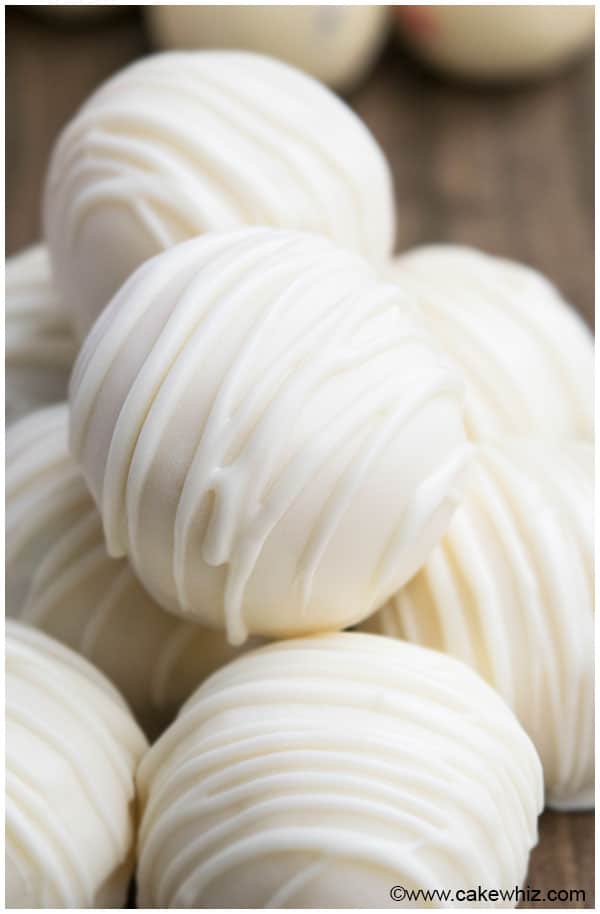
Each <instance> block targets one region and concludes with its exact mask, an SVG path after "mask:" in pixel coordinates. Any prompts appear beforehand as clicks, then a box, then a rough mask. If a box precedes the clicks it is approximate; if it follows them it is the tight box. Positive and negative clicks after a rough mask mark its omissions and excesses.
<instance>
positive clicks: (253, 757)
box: [137, 632, 543, 910]
mask: <svg viewBox="0 0 600 914" xmlns="http://www.w3.org/2000/svg"><path fill="white" fill-rule="evenodd" d="M138 789H139V793H140V804H141V811H142V821H141V827H140V835H139V846H138V853H139V866H138V872H137V884H138V904H139V905H140V906H141V907H170V908H198V907H206V908H220V907H222V908H238V907H247V908H256V909H261V908H316V909H320V910H323V909H326V908H336V907H338V908H389V907H394V908H395V907H397V906H398V901H396V900H392V899H391V898H390V890H391V889H392V887H393V886H398V885H400V886H404V887H405V888H407V889H409V890H410V889H419V888H421V889H425V890H427V889H433V888H440V887H443V888H445V889H448V890H455V889H456V888H459V887H462V888H464V887H471V886H476V885H478V884H479V885H482V886H488V887H492V886H493V887H495V888H497V889H499V888H506V889H514V886H515V885H520V884H521V882H522V880H523V878H524V877H525V874H526V871H527V862H528V857H529V852H530V850H531V848H532V847H533V845H534V844H535V843H536V840H537V826H536V820H537V816H538V814H539V812H540V810H541V807H542V805H543V789H542V774H541V766H540V763H539V759H538V757H537V754H536V752H535V749H534V748H533V745H532V744H531V741H530V740H529V739H528V737H527V736H526V734H525V733H524V731H523V730H522V729H521V727H520V726H519V724H518V723H517V721H516V719H515V717H514V716H513V714H512V712H511V711H510V710H509V708H508V707H507V706H506V705H505V704H504V702H503V701H501V699H500V698H499V697H498V696H497V695H496V694H495V693H494V692H493V690H492V689H490V688H489V687H488V686H487V685H486V684H485V683H484V682H483V680H481V679H480V678H479V677H478V676H476V675H475V674H474V673H473V672H472V671H471V670H469V668H468V667H466V666H464V665H463V664H460V663H458V662H457V661H455V660H453V659H452V658H450V657H446V656H444V655H443V654H438V653H436V652H434V651H427V650H425V649H423V648H419V647H416V646H415V645H410V644H402V643H400V642H395V641H393V640H392V639H387V638H379V637H377V636H373V635H364V634H359V633H348V632H344V633H338V634H333V635H325V636H317V637H312V638H306V639H298V640H291V641H287V642H281V643H278V644H274V645H270V646H268V647H266V648H262V649H259V650H258V651H253V652H252V653H250V654H246V655H245V656H244V657H242V658H240V659H238V660H236V661H234V662H233V663H231V664H229V665H228V666H226V667H224V668H223V669H222V670H220V671H219V672H218V673H216V674H215V675H214V676H212V677H211V678H210V679H209V680H208V681H207V682H206V683H205V684H204V685H203V686H201V687H200V688H199V689H198V690H197V691H196V692H195V693H194V695H193V696H192V697H191V698H190V699H189V701H188V702H187V703H186V705H185V706H184V708H183V709H182V711H181V712H180V714H179V716H178V718H177V720H176V721H175V723H174V724H173V725H172V726H171V727H170V728H169V730H168V731H167V732H166V733H165V734H164V735H163V736H162V737H161V739H160V740H159V741H158V743H156V744H155V745H154V746H153V747H152V749H151V750H150V752H149V753H148V754H147V755H146V757H145V758H144V760H143V762H142V764H141V766H140V769H139V772H138ZM401 906H402V905H401ZM501 906H506V903H505V902H504V903H501Z"/></svg>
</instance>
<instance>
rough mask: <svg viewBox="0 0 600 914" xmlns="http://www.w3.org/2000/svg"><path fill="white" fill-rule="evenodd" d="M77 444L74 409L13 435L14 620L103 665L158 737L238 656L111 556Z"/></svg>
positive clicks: (31, 419)
mask: <svg viewBox="0 0 600 914" xmlns="http://www.w3.org/2000/svg"><path fill="white" fill-rule="evenodd" d="M67 441H68V410H67V406H66V404H61V405H58V406H54V407H48V408H47V409H45V410H40V411H39V412H36V413H33V414H32V415H30V416H27V417H26V418H25V419H22V420H21V421H20V422H18V423H16V424H15V425H14V426H13V427H12V428H11V429H9V431H8V434H7V440H6V463H7V465H6V612H7V615H9V616H11V617H13V618H18V619H20V620H22V621H24V622H28V623H30V624H32V625H35V626H36V627H38V628H41V629H43V630H44V631H46V632H47V633H48V634H50V635H53V636H54V637H55V638H58V639H59V640H60V641H62V642H63V643H65V644H68V645H69V647H72V648H73V649H74V650H76V651H79V652H80V653H81V654H84V655H85V656H86V657H87V658H88V659H89V660H91V661H92V662H93V663H94V664H96V666H97V667H98V668H99V669H101V670H102V672H103V673H105V674H106V675H107V676H108V677H109V678H110V679H111V680H112V681H113V682H114V683H115V685H116V686H117V687H118V688H119V689H120V691H121V692H122V694H123V695H124V697H125V698H126V700H127V701H128V702H129V704H130V706H131V708H132V709H133V711H134V713H135V715H136V717H137V719H138V720H139V722H140V723H141V724H142V726H143V727H144V729H145V731H146V732H147V733H148V735H149V736H151V737H154V736H156V735H157V734H158V733H160V732H161V731H162V730H163V729H164V727H165V726H166V725H167V724H168V723H170V721H171V720H172V719H173V717H174V716H175V714H176V713H177V711H178V710H179V708H180V706H181V705H182V704H183V702H184V701H185V699H186V698H187V697H188V696H189V695H190V694H191V693H192V692H193V690H194V689H195V688H196V686H197V685H199V684H200V682H202V680H203V679H204V678H205V677H206V676H207V675H208V674H209V673H212V672H213V670H215V669H217V668H218V667H220V666H222V665H223V664H224V663H226V662H227V661H228V660H231V659H232V658H233V657H234V656H235V654H236V651H235V650H234V649H233V648H232V647H231V646H230V645H229V644H228V643H227V641H226V639H225V637H224V635H223V632H220V631H210V630H209V629H207V628H204V627H202V626H200V625H197V624H195V623H191V622H185V621H183V620H181V619H178V618H177V617H176V616H173V615H172V614H171V613H166V612H165V611H164V610H163V609H161V608H160V607H159V606H158V605H157V604H156V603H155V602H154V600H153V599H152V597H150V596H149V595H148V594H147V593H146V591H145V590H144V589H143V587H142V586H141V584H140V583H139V582H138V580H137V578H136V577H135V575H134V574H133V572H132V570H131V568H130V566H129V563H128V562H127V561H124V560H122V559H121V560H116V559H111V558H110V557H109V556H108V554H107V552H106V547H105V545H104V537H103V532H102V523H101V520H100V517H99V515H98V511H97V510H96V506H95V505H94V502H93V500H92V498H91V496H90V494H89V492H88V490H87V488H86V486H85V482H84V480H83V477H82V476H81V473H80V471H79V469H78V467H77V466H76V464H75V462H74V460H73V458H72V457H71V455H70V454H69V450H68V444H67Z"/></svg>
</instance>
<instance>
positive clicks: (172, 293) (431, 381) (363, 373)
mask: <svg viewBox="0 0 600 914" xmlns="http://www.w3.org/2000/svg"><path fill="white" fill-rule="evenodd" d="M71 410H72V411H71V445H72V449H73V453H74V454H75V455H76V457H77V459H78V461H79V463H80V464H81V465H82V467H83V468H84V472H85V475H86V478H87V481H88V484H89V486H90V489H91V491H92V492H93V495H94V497H95V500H96V503H97V505H98V506H99V508H100V512H101V514H102V518H103V523H104V530H105V536H106V540H107V544H108V550H109V552H110V554H111V555H113V556H122V555H125V554H127V555H128V556H129V558H130V560H131V562H132V563H133V565H134V567H135V569H136V571H137V574H138V576H139V578H140V580H141V581H142V583H143V584H144V585H145V586H146V588H147V589H148V590H149V591H150V592H151V593H152V594H153V595H154V596H155V598H156V599H157V600H158V602H159V603H161V604H162V605H164V606H165V607H167V608H169V609H172V610H173V611H175V612H179V613H183V614H185V615H188V616H192V617H194V618H197V619H199V620H200V621H203V622H205V623H206V624H208V625H210V626H215V627H216V626H220V627H225V628H226V630H227V633H228V636H229V638H230V640H231V642H232V643H241V642H242V641H243V640H244V639H245V638H246V636H247V634H248V633H251V634H260V635H266V636H273V637H276V636H290V635H293V634H305V633H312V632H314V631H324V630H327V631H331V630H332V629H336V628H344V627H346V626H347V625H351V624H354V623H356V622H359V621H360V620H361V619H363V618H365V617H366V616H367V615H369V613H371V612H372V611H373V610H375V609H376V608H377V607H378V606H380V605H381V604H382V603H383V602H384V601H385V600H386V599H387V597H389V596H391V594H392V593H393V592H394V591H395V590H396V589H398V587H399V586H401V585H402V584H403V583H404V582H405V581H406V580H408V578H410V577H411V575H412V574H414V572H415V571H416V570H417V569H418V568H419V566H420V565H421V564H422V563H423V562H424V561H425V558H426V557H427V554H428V552H429V550H430V549H431V548H432V546H433V545H434V543H435V542H437V541H438V540H439V539H440V537H441V536H442V534H443V533H444V532H445V529H446V527H447V524H448V522H449V520H450V516H451V514H452V512H453V510H454V507H455V505H456V503H457V501H458V500H459V498H460V493H461V490H462V484H463V480H464V477H465V475H466V473H467V465H468V462H469V457H470V447H469V445H468V444H467V443H466V441H465V435H464V429H463V424H462V413H461V385H460V378H459V377H458V376H457V375H456V373H455V372H454V371H453V369H452V368H451V367H449V366H448V365H446V363H445V361H444V359H443V356H442V355H440V353H439V351H438V349H437V348H436V347H435V345H434V344H433V343H432V341H431V340H430V338H429V335H428V334H427V332H426V331H425V330H424V328H423V326H422V322H421V318H420V315H419V313H418V311H417V309H415V308H414V307H413V304H412V302H411V301H410V300H409V299H406V298H405V297H404V295H403V294H402V291H401V290H400V289H399V288H398V286H397V285H395V284H386V283H381V282H378V281H377V280H376V278H375V276H374V273H373V270H372V269H371V267H370V266H369V265H368V264H367V262H366V261H364V260H363V259H362V258H360V257H358V256H357V255H355V254H352V253H350V252H348V251H345V250H344V249H342V248H338V247H336V246H335V245H333V244H332V243H331V242H330V241H328V240H326V239H324V238H320V237H317V236H313V235H308V234H302V233H297V232H285V231H281V230H274V229H259V228H253V229H241V230H238V231H235V232H229V233H216V234H213V235H210V236H205V237H203V238H199V239H195V240H193V241H189V242H186V243H184V244H181V245H179V246H177V247H175V248H173V249H171V250H169V251H166V252H164V253H163V254H161V255H159V256H157V257H156V258H154V259H153V260H151V261H150V262H149V263H147V264H144V265H143V266H142V267H141V268H140V269H139V270H138V271H137V272H136V273H135V274H134V275H133V276H132V277H131V278H130V280H129V281H128V282H127V283H126V284H125V285H124V286H123V288H122V289H121V290H120V292H119V293H118V295H117V296H116V297H115V298H114V299H113V301H112V302H111V304H110V306H109V307H108V308H107V309H106V310H105V311H104V313H103V314H102V316H101V318H100V319H99V320H98V322H97V323H96V325H95V327H94V329H93V330H92V332H91V333H90V335H89V336H88V337H87V339H86V341H85V344H84V346H83V348H82V350H81V353H80V356H79V359H78V361H77V363H76V366H75V369H74V372H73V380H72V385H71Z"/></svg>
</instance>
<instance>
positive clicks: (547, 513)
mask: <svg viewBox="0 0 600 914" xmlns="http://www.w3.org/2000/svg"><path fill="white" fill-rule="evenodd" d="M593 499H594V483H593V447H592V445H591V444H587V443H575V442H565V443H562V444H555V445H549V444H547V443H540V442H533V441H531V442H525V441H521V442H517V441H515V442H510V443H509V442H504V443H503V444H502V445H501V446H500V445H494V446H492V445H486V446H485V447H480V448H479V449H478V451H477V459H476V465H475V469H474V472H473V475H472V479H471V484H470V486H469V489H468V490H467V494H466V497H465V500H464V502H463V504H462V505H461V507H460V508H459V509H458V511H457V512H456V514H455V516H454V518H453V520H452V523H451V525H450V528H449V531H448V533H447V534H446V536H445V537H444V539H443V540H442V543H441V544H440V545H439V546H438V547H437V548H436V549H434V550H433V552H432V553H431V555H430V556H429V558H428V560H427V562H426V564H425V566H424V567H423V569H422V570H421V571H420V572H419V573H418V574H417V575H416V576H415V577H414V578H413V579H412V580H411V581H410V582H409V584H408V585H407V586H406V587H405V588H404V589H403V590H401V591H400V593H399V594H398V595H397V596H396V597H394V599H393V600H391V601H389V603H388V604H387V605H386V607H385V608H384V609H382V610H381V611H380V612H379V613H378V614H377V615H376V616H375V617H374V618H373V619H370V620H368V622H367V623H366V627H368V628H369V630H371V631H377V632H380V633H381V634H385V635H390V636H392V637H398V638H402V639H405V640H408V641H412V642H415V643H417V644H422V645H425V646H427V647H432V648H436V649H438V650H443V651H447V652H448V653H449V654H452V655H453V656H455V657H456V658H458V659H459V660H462V661H464V662H465V663H467V664H469V665H470V666H472V667H474V668H475V669H476V670H477V671H478V672H479V673H480V674H481V675H482V676H484V677H485V678H486V679H487V680H488V681H489V682H490V684H491V685H493V686H494V687H495V688H496V689H497V690H498V691H499V692H500V694H501V695H502V696H503V697H504V698H505V699H506V701H507V702H508V704H509V705H510V706H511V707H512V708H513V710H514V711H515V713H516V715H517V717H518V718H519V720H520V721H521V723H522V724H523V726H524V728H525V730H526V731H527V733H528V734H529V736H530V737H531V738H532V740H533V742H534V743H535V745H536V748H537V750H538V752H539V754H540V758H541V760H542V764H543V766H544V775H545V781H546V799H547V802H548V803H549V805H550V806H554V807H556V808H560V809H581V808H583V809H586V808H590V807H593V805H594V617H593V599H594V522H593V503H594V501H593Z"/></svg>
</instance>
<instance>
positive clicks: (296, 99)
mask: <svg viewBox="0 0 600 914" xmlns="http://www.w3.org/2000/svg"><path fill="white" fill-rule="evenodd" d="M247 224H251V225H270V226H278V227H282V228H290V229H302V230H309V231H315V232H320V233H322V234H324V235H326V236H329V237H331V238H333V239H335V240H336V241H338V242H339V243H341V244H342V245H345V246H347V247H349V248H352V249H354V250H357V251H359V252H360V253H362V254H364V255H365V256H367V257H369V258H372V259H374V260H376V261H378V262H383V260H384V259H385V258H386V257H387V256H389V254H390V253H391V250H392V247H393V241H394V199H393V192H392V184H391V177H390V172H389V169H388V166H387V164H386V162H385V159H384V157H383V154H382V153H381V151H380V150H379V147H378V146H377V144H376V142H375V141H374V139H373V138H372V136H371V135H370V133H369V131H368V130H367V129H366V127H365V126H364V125H363V124H362V122H361V121H360V120H359V119H358V118H357V117H356V116H355V115H354V114H353V112H352V111H351V110H350V109H349V108H348V107H347V106H346V105H345V104H344V103H343V102H342V101H340V100H339V99H338V98H336V97H335V96H334V95H333V94H332V93H330V92H329V91H328V90H327V89H325V88H324V87H323V86H322V85H320V84H319V83H317V82H315V81H314V80H312V79H311V78H310V77H308V76H306V75H304V74H303V73H301V72H300V71H298V70H295V69H293V68H292V67H289V66H288V65H286V64H284V63H281V62H278V61H275V60H272V59H271V58H268V57H262V56H260V55H258V54H251V53H243V52H236V51H204V52H200V51H198V52H189V53H186V52H172V53H167V54H157V55H155V56H153V57H149V58H145V59H144V60H142V61H140V62H138V63H135V64H133V65H132V66H130V67H128V68H127V69H125V70H123V71H122V72H121V73H118V74H117V75H116V76H115V77H113V78H112V79H111V80H109V81H108V82H107V83H106V84H105V85H104V86H102V87H101V88H100V89H99V90H98V91H97V92H96V93H94V95H93V96H92V97H91V98H90V99H89V101H88V102H87V103H86V104H85V105H84V106H83V108H82V109H81V110H80V112H79V113H78V114H77V116H76V117H75V118H74V119H73V120H72V121H71V123H70V124H69V125H68V126H67V127H66V129H65V130H64V131H63V133H62V135H61V137H60V139H59V141H58V143H57V145H56V147H55V150H54V154H53V156H52V160H51V164H50V169H49V173H48V178H47V185H46V195H45V229H46V237H47V239H48V243H49V246H50V251H51V254H52V260H53V266H54V269H55V272H56V277H57V282H58V284H59V287H60V289H61V292H62V293H63V296H64V301H65V305H66V307H67V309H68V312H69V314H70V316H71V318H72V320H73V321H74V324H75V327H76V329H77V332H78V334H79V335H80V336H83V335H84V333H85V332H86V330H87V329H88V328H89V327H90V325H91V323H92V322H93V320H94V319H95V317H96V316H97V315H98V314H99V313H100V311H101V310H102V308H103V307H104V306H105V305H106V304H107V303H108V302H109V301H110V299H111V298H112V296H113V295H114V293H115V292H116V291H117V290H118V288H119V287H120V285H121V284H122V283H123V282H124V281H125V280H126V279H127V278H128V276H129V275H130V274H131V273H132V272H133V270H134V269H135V268H136V267H137V266H138V265H139V264H140V263H142V262H143V261H144V260H146V259H147V258H149V257H151V256H152V255H154V254H156V253H158V252H159V251H162V250H164V249H165V248H168V247H170V246H171V245H173V244H175V243H177V242H179V241H184V240H186V239H188V238H193V237H195V236H197V235H200V234H203V233H204V232H208V231H215V230H216V231H220V230H223V229H229V228H235V227H238V226H241V225H247Z"/></svg>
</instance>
